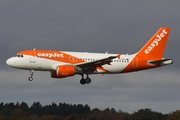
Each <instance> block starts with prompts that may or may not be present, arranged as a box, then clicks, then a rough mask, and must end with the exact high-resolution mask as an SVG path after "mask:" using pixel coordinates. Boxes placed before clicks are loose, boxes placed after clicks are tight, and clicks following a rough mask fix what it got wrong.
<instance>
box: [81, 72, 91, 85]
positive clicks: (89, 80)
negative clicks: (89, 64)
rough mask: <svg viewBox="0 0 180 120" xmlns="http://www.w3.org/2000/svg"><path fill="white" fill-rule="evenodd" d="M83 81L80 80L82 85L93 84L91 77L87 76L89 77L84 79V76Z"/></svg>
mask: <svg viewBox="0 0 180 120" xmlns="http://www.w3.org/2000/svg"><path fill="white" fill-rule="evenodd" d="M81 76H82V79H81V80H80V83H81V85H84V84H89V83H91V78H89V75H88V74H87V77H86V78H85V79H84V75H83V74H82V75H81Z"/></svg>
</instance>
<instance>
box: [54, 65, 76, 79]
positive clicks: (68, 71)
mask: <svg viewBox="0 0 180 120" xmlns="http://www.w3.org/2000/svg"><path fill="white" fill-rule="evenodd" d="M74 74H75V67H74V66H58V67H57V70H56V71H52V72H51V77H52V78H65V77H69V76H73V75H74Z"/></svg>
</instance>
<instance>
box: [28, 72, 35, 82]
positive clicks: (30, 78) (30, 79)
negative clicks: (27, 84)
mask: <svg viewBox="0 0 180 120" xmlns="http://www.w3.org/2000/svg"><path fill="white" fill-rule="evenodd" d="M33 73H34V70H30V77H29V78H28V80H29V81H32V80H33V77H32V76H33Z"/></svg>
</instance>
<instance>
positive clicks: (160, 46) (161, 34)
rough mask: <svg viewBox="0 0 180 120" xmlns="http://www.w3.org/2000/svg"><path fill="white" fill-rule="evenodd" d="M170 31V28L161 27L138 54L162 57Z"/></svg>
mask: <svg viewBox="0 0 180 120" xmlns="http://www.w3.org/2000/svg"><path fill="white" fill-rule="evenodd" d="M169 33H170V28H166V27H163V28H160V29H159V30H158V31H157V32H156V33H155V34H154V35H153V36H152V38H151V39H150V40H149V41H148V42H147V43H146V44H145V45H144V46H143V47H142V48H141V50H140V51H139V52H138V53H137V54H138V55H142V56H144V57H146V56H147V57H151V58H152V57H153V58H156V59H161V58H162V56H163V54H164V50H165V47H166V43H167V40H168V36H169Z"/></svg>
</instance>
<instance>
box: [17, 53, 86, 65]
mask: <svg viewBox="0 0 180 120" xmlns="http://www.w3.org/2000/svg"><path fill="white" fill-rule="evenodd" d="M18 54H23V55H29V56H35V57H38V58H44V59H48V60H54V61H59V62H66V63H71V64H77V63H82V62H85V61H84V60H82V59H80V58H77V57H75V56H72V55H69V54H67V53H64V52H61V51H54V50H53V51H51V50H26V51H21V52H18Z"/></svg>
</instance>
